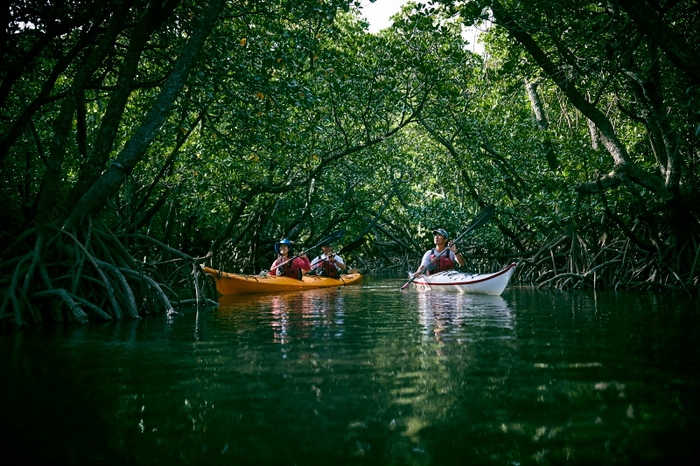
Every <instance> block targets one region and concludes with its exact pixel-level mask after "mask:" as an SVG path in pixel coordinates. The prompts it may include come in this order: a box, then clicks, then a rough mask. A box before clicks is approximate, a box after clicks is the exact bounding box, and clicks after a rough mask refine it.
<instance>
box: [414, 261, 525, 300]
mask: <svg viewBox="0 0 700 466" xmlns="http://www.w3.org/2000/svg"><path fill="white" fill-rule="evenodd" d="M513 272H515V263H512V264H510V265H509V266H508V267H506V268H504V269H503V270H500V271H498V272H495V273H487V274H469V273H464V272H459V271H457V270H448V271H445V272H439V273H436V274H434V275H425V276H422V277H419V278H417V279H415V280H414V281H413V283H414V284H415V285H416V287H417V288H418V289H419V290H451V291H458V292H460V293H474V294H485V295H491V296H500V295H501V293H503V290H505V289H506V287H507V286H508V283H509V282H510V277H511V276H513Z"/></svg>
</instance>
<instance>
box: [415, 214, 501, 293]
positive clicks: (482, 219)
mask: <svg viewBox="0 0 700 466" xmlns="http://www.w3.org/2000/svg"><path fill="white" fill-rule="evenodd" d="M495 212H496V208H495V207H494V206H493V204H489V205H488V206H486V208H485V209H484V210H482V211H481V212H480V213H479V215H477V216H476V218H475V219H474V220H473V221H472V223H471V224H470V225H469V226H468V227H467V229H466V230H464V231H463V232H462V233H461V234H460V235H459V236H458V237H456V238H455V239H454V240H452V241H451V244H450V246H452V245H453V244H457V243H458V242H459V241H460V240H461V239H462V238H464V236H465V235H466V234H467V233H469V232H470V231H472V230H475V229H477V228H479V227H480V226H482V225H485V224H486V223H488V221H489V220H491V217H493V214H494V213H495ZM448 251H450V247H446V248H445V249H443V250H442V251H441V252H440V254H438V255H437V256H435V257H433V259H432V260H431V261H430V262H428V265H426V266H425V268H424V269H423V270H425V269H427V268H429V267H430V266H431V265H432V264H433V263H434V262H435V261H438V260H440V258H441V257H442V256H443V255H444V254H446V253H447V252H448ZM420 275H422V274H415V275H413V276H412V277H411V279H410V280H409V281H407V282H406V284H405V285H404V286H402V287H401V289H402V290H403V289H405V288H406V287H407V286H408V285H410V284H411V283H413V280H415V279H416V278H418V277H419V276H420Z"/></svg>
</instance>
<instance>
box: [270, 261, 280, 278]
mask: <svg viewBox="0 0 700 466" xmlns="http://www.w3.org/2000/svg"><path fill="white" fill-rule="evenodd" d="M277 262H279V259H275V261H274V262H273V263H272V265H271V266H270V271H269V272H267V274H268V275H278V273H277V272H278V271H279V268H275V267H277Z"/></svg>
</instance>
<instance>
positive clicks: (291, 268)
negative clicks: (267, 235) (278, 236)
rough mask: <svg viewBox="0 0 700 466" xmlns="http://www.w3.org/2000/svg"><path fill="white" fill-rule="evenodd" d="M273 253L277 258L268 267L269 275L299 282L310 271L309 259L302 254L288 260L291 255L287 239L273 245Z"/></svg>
mask: <svg viewBox="0 0 700 466" xmlns="http://www.w3.org/2000/svg"><path fill="white" fill-rule="evenodd" d="M275 252H276V253H277V255H278V257H277V259H276V260H275V261H274V262H273V263H272V266H271V267H270V275H277V276H279V277H292V278H296V279H299V280H301V277H303V276H304V275H306V274H307V273H308V272H309V271H310V270H311V264H310V263H309V258H308V257H306V254H304V253H303V252H301V253H300V254H299V255H298V256H297V257H294V258H290V256H291V254H292V242H291V241H289V240H288V239H287V238H285V239H283V240H282V241H278V242H276V243H275ZM290 259H291V260H290Z"/></svg>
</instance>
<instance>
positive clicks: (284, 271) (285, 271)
mask: <svg viewBox="0 0 700 466" xmlns="http://www.w3.org/2000/svg"><path fill="white" fill-rule="evenodd" d="M284 261H288V262H287V263H286V264H283V265H281V266H279V267H277V269H276V271H275V272H277V271H279V272H280V273H279V274H277V273H276V275H277V276H283V277H292V278H297V279H299V280H301V276H302V273H301V269H300V268H299V267H298V266H297V264H295V262H296V259H294V260H289V259H283V258H282V257H280V258H279V259H277V261H276V262H284ZM275 265H277V264H275Z"/></svg>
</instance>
